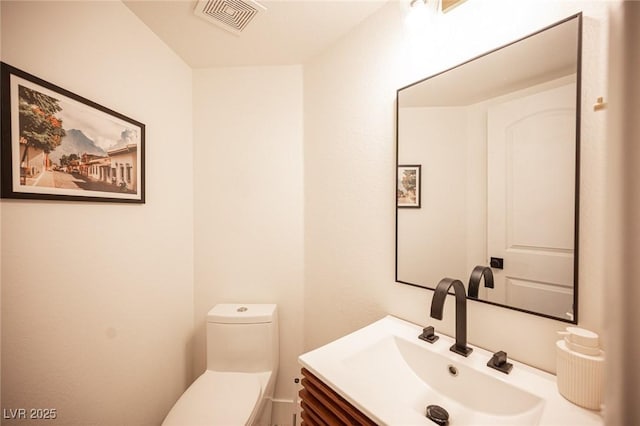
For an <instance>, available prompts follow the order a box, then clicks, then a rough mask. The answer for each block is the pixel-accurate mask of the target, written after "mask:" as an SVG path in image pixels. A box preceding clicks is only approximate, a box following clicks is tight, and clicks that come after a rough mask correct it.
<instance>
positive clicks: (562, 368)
mask: <svg viewBox="0 0 640 426" xmlns="http://www.w3.org/2000/svg"><path fill="white" fill-rule="evenodd" d="M558 334H560V335H562V336H564V338H563V339H561V340H558V341H557V342H556V352H557V366H556V370H557V381H558V390H559V391H560V394H561V395H562V396H564V397H565V398H567V399H568V400H569V401H571V402H573V403H574V404H577V405H579V406H581V407H584V408H588V409H591V410H600V407H601V405H602V403H603V401H602V398H603V387H604V351H602V349H600V342H599V338H598V335H597V334H596V333H594V332H592V331H589V330H585V329H583V328H578V327H567V331H561V332H559V333H558Z"/></svg>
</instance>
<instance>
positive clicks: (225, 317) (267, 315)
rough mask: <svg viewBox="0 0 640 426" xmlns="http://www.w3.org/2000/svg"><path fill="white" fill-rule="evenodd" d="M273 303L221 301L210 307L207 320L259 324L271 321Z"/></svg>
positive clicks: (274, 306) (273, 311) (224, 322)
mask: <svg viewBox="0 0 640 426" xmlns="http://www.w3.org/2000/svg"><path fill="white" fill-rule="evenodd" d="M275 314H276V305H275V304H251V303H223V304H219V305H216V306H214V307H213V308H211V310H210V311H209V313H208V314H207V322H213V323H220V324H260V323H268V322H272V321H273V318H274V316H275Z"/></svg>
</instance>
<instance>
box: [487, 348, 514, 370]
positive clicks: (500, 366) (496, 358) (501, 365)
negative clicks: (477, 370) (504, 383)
mask: <svg viewBox="0 0 640 426" xmlns="http://www.w3.org/2000/svg"><path fill="white" fill-rule="evenodd" d="M487 366H488V367H491V368H494V369H496V370H498V371H501V372H503V373H505V374H509V373H510V372H511V369H513V364H511V363H510V362H508V361H507V353H506V352H505V351H498V352H496V353H494V354H493V356H492V357H491V359H490V360H489V362H487Z"/></svg>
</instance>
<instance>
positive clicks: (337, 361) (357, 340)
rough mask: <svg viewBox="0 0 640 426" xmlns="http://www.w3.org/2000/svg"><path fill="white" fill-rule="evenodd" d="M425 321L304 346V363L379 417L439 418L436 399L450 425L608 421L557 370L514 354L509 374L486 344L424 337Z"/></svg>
mask: <svg viewBox="0 0 640 426" xmlns="http://www.w3.org/2000/svg"><path fill="white" fill-rule="evenodd" d="M421 332H422V327H421V326H419V325H416V324H412V323H410V322H407V321H404V320H401V319H399V318H396V317H392V316H387V317H385V318H383V319H381V320H379V321H376V322H375V323H373V324H370V325H369V326H367V327H364V328H362V329H360V330H358V331H356V332H354V333H351V334H349V335H347V336H345V337H343V338H341V339H338V340H336V341H334V342H331V343H329V344H327V345H325V346H323V347H321V348H318V349H316V350H314V351H311V352H308V353H306V354H303V355H301V356H300V358H299V362H300V364H302V366H304V367H305V368H306V369H307V370H309V371H310V372H312V373H313V374H314V375H316V376H317V377H319V378H320V379H321V380H323V381H324V382H325V383H326V384H328V385H329V386H331V387H332V388H333V389H334V390H335V391H336V392H337V393H338V394H340V395H341V396H342V397H344V398H345V399H346V400H347V401H349V402H350V403H351V404H353V405H354V406H356V407H357V408H358V409H360V411H362V412H363V413H365V414H366V415H367V416H369V417H370V418H371V419H372V420H374V421H375V422H376V423H379V424H390V425H420V424H425V425H434V424H435V423H434V422H432V421H431V420H429V419H428V418H426V416H425V411H426V407H427V406H428V405H437V406H440V407H442V408H444V409H445V410H446V411H447V412H448V413H449V425H451V426H456V425H544V424H548V425H558V424H580V425H585V426H586V425H601V424H602V419H601V417H600V416H599V415H598V414H597V413H595V412H592V411H589V410H585V409H583V408H580V407H578V406H575V405H573V404H571V403H570V402H568V401H567V400H565V399H564V398H562V396H560V394H559V393H558V391H557V386H556V383H555V376H552V375H550V374H548V373H545V372H543V371H540V370H537V369H535V368H532V367H530V366H527V365H524V364H521V363H518V362H515V361H513V360H510V361H511V362H513V364H514V367H513V370H512V372H511V374H509V375H507V374H504V373H502V372H499V371H496V370H494V369H491V368H489V367H487V366H486V363H487V361H488V360H489V359H490V358H491V356H492V353H491V352H489V351H485V350H484V349H481V348H475V347H474V351H473V352H472V353H471V355H469V357H467V358H465V357H463V356H460V355H458V354H455V353H453V352H451V351H450V350H449V347H450V346H451V344H452V343H453V342H454V339H452V338H450V337H448V336H443V335H440V336H441V337H440V339H439V340H438V341H436V342H435V343H434V344H429V343H427V342H424V341H422V340H420V339H418V335H419V334H420V333H421Z"/></svg>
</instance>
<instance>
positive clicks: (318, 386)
mask: <svg viewBox="0 0 640 426" xmlns="http://www.w3.org/2000/svg"><path fill="white" fill-rule="evenodd" d="M298 395H299V396H300V398H301V406H302V425H304V426H334V425H375V424H376V423H375V422H374V421H372V420H371V419H369V418H368V417H367V416H366V415H364V414H363V413H362V412H361V411H360V410H358V409H357V408H356V407H354V406H353V405H351V403H349V402H348V401H347V400H346V399H344V398H343V397H341V396H340V395H338V394H337V393H336V392H335V391H334V390H333V389H331V388H330V387H329V386H327V385H326V384H324V383H323V382H322V381H321V380H320V379H318V378H317V377H316V376H314V375H313V374H311V373H310V372H309V370H307V369H306V368H303V369H302V389H301V390H300V392H299V393H298Z"/></svg>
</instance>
